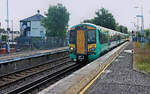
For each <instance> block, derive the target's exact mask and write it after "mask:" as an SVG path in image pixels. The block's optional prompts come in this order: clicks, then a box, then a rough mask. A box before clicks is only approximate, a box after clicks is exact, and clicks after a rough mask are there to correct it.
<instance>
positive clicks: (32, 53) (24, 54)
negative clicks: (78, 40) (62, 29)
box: [0, 47, 68, 64]
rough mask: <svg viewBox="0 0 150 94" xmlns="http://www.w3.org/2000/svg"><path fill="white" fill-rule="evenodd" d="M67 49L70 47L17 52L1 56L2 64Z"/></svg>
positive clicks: (0, 61)
mask: <svg viewBox="0 0 150 94" xmlns="http://www.w3.org/2000/svg"><path fill="white" fill-rule="evenodd" d="M67 49H68V47H60V48H55V49H50V50H39V51H26V52H16V53H10V54H6V55H0V64H1V63H7V62H11V61H15V60H18V59H23V58H28V57H32V56H33V57H36V56H40V55H43V54H46V53H50V52H57V51H61V50H67Z"/></svg>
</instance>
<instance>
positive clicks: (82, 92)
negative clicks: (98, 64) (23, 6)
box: [79, 54, 119, 94]
mask: <svg viewBox="0 0 150 94" xmlns="http://www.w3.org/2000/svg"><path fill="white" fill-rule="evenodd" d="M118 55H119V54H117V55H116V56H115V57H114V58H113V59H112V61H111V62H110V63H109V64H107V65H106V66H105V67H104V69H103V70H102V71H101V72H100V73H98V74H97V76H96V77H95V78H94V79H93V80H92V81H91V82H89V83H88V84H87V85H86V86H85V87H84V88H83V89H82V90H81V91H80V92H79V94H84V93H85V91H86V90H87V89H88V88H89V87H90V86H91V85H92V84H93V83H94V82H95V81H96V80H97V79H98V78H99V76H100V75H101V74H102V73H103V72H104V71H105V70H106V69H107V67H108V66H109V65H110V64H112V62H113V61H114V60H115V59H116V58H117V57H118Z"/></svg>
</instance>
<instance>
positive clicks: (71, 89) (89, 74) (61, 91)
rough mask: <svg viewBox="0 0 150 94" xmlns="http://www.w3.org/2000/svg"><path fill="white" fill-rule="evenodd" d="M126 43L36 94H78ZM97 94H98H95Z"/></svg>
mask: <svg viewBox="0 0 150 94" xmlns="http://www.w3.org/2000/svg"><path fill="white" fill-rule="evenodd" d="M127 44H128V42H126V43H124V44H122V45H121V46H119V47H117V48H115V49H113V50H112V51H110V52H108V53H107V54H105V55H103V56H101V57H100V58H98V59H97V60H95V61H93V62H91V63H90V64H88V65H86V66H84V67H83V68H81V69H79V70H78V71H76V72H74V73H73V74H71V75H69V76H67V77H65V78H64V79H62V80H60V81H58V82H56V83H55V84H53V85H51V86H49V87H47V88H46V89H44V90H42V91H41V92H39V93H38V94H78V93H79V92H80V90H82V88H84V87H85V86H86V85H87V84H88V83H89V82H90V81H91V80H92V79H93V78H94V77H95V76H96V75H97V74H98V73H99V72H101V71H102V70H103V69H104V67H105V66H106V65H107V64H109V63H110V62H111V61H112V59H113V58H116V57H117V56H118V54H119V53H120V52H121V51H122V50H123V48H124V47H126V45H127ZM97 94H99V93H97Z"/></svg>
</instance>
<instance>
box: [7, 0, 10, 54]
mask: <svg viewBox="0 0 150 94" xmlns="http://www.w3.org/2000/svg"><path fill="white" fill-rule="evenodd" d="M6 22H7V33H8V42H7V52H8V54H9V53H10V44H9V31H10V29H9V14H8V0H7V17H6Z"/></svg>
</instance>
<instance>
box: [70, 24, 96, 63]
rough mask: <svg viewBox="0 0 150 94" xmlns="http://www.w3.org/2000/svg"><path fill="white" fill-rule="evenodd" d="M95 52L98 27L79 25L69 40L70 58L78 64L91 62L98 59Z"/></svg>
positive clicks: (72, 31) (73, 30)
mask: <svg viewBox="0 0 150 94" xmlns="http://www.w3.org/2000/svg"><path fill="white" fill-rule="evenodd" d="M95 51H96V27H93V26H92V25H88V24H79V25H76V26H74V27H72V28H71V30H70V38H69V52H70V58H71V59H72V60H73V61H78V62H80V61H90V60H93V59H94V58H96V57H98V56H96V53H95ZM91 56H92V57H91Z"/></svg>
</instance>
